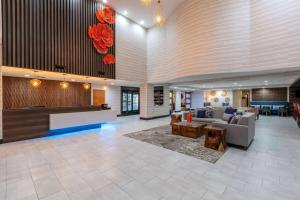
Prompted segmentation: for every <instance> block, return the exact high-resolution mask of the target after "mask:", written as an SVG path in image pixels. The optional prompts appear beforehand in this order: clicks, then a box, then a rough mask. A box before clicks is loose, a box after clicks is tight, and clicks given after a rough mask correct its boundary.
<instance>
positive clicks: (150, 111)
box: [140, 84, 170, 118]
mask: <svg viewBox="0 0 300 200" xmlns="http://www.w3.org/2000/svg"><path fill="white" fill-rule="evenodd" d="M169 92H170V91H169V87H168V86H164V104H163V105H162V106H154V85H152V84H143V85H142V86H141V88H140V103H141V106H140V109H141V110H140V117H141V118H152V117H158V116H164V115H168V114H169V112H170V104H169Z"/></svg>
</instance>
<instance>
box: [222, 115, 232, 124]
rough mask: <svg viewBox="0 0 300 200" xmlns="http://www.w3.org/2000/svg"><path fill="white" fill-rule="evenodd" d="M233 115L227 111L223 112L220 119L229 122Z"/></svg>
mask: <svg viewBox="0 0 300 200" xmlns="http://www.w3.org/2000/svg"><path fill="white" fill-rule="evenodd" d="M232 117H233V115H232V114H227V113H224V114H223V117H222V120H224V121H225V122H228V123H229V122H230V121H231V118H232Z"/></svg>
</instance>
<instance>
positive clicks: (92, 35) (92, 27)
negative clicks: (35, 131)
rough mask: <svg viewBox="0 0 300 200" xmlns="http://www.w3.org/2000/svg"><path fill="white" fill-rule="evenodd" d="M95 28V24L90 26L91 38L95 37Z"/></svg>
mask: <svg viewBox="0 0 300 200" xmlns="http://www.w3.org/2000/svg"><path fill="white" fill-rule="evenodd" d="M94 28H95V25H93V26H89V31H88V33H89V37H90V38H91V39H94Z"/></svg>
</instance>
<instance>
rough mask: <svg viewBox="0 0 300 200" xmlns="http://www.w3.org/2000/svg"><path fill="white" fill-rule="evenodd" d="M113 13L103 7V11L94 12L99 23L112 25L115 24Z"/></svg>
mask: <svg viewBox="0 0 300 200" xmlns="http://www.w3.org/2000/svg"><path fill="white" fill-rule="evenodd" d="M115 16H116V15H115V11H114V10H112V9H111V8H109V7H104V8H103V9H99V10H97V11H96V17H97V19H98V20H99V22H101V23H104V22H106V23H109V24H114V23H115V20H116V19H115V18H116V17H115Z"/></svg>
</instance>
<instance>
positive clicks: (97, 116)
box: [50, 110, 117, 130]
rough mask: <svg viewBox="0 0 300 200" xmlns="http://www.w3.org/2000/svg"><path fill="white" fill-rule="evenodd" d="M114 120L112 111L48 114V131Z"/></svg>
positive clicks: (114, 112) (115, 116)
mask: <svg viewBox="0 0 300 200" xmlns="http://www.w3.org/2000/svg"><path fill="white" fill-rule="evenodd" d="M116 118H117V112H116V111H112V110H101V111H88V112H72V113H59V114H50V130H58V129H65V128H70V127H80V126H87V125H94V124H100V123H108V122H112V121H114V120H116Z"/></svg>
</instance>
